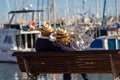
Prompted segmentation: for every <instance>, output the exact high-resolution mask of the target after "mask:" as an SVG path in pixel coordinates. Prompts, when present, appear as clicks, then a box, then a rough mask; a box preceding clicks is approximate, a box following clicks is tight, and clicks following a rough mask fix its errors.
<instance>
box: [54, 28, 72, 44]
mask: <svg viewBox="0 0 120 80" xmlns="http://www.w3.org/2000/svg"><path fill="white" fill-rule="evenodd" d="M54 36H55V37H56V41H57V42H58V43H60V44H61V45H64V46H69V44H70V43H71V36H70V33H69V32H68V31H67V30H66V29H64V28H58V29H57V32H56V34H55V35H54Z"/></svg>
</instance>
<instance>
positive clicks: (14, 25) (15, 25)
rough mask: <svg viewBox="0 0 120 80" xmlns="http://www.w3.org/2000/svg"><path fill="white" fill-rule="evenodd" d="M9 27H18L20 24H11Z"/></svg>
mask: <svg viewBox="0 0 120 80" xmlns="http://www.w3.org/2000/svg"><path fill="white" fill-rule="evenodd" d="M10 27H11V29H20V24H11V25H10Z"/></svg>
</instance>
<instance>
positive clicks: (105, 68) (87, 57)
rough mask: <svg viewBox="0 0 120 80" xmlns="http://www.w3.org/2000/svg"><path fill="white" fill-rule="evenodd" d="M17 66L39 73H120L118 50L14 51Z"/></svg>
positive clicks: (119, 52)
mask: <svg viewBox="0 0 120 80" xmlns="http://www.w3.org/2000/svg"><path fill="white" fill-rule="evenodd" d="M13 56H16V57H17V61H18V65H19V68H20V70H21V71H22V72H27V74H28V77H29V78H30V77H31V76H30V74H39V73H112V74H113V75H114V77H115V78H116V77H117V76H118V75H119V73H120V50H86V51H74V52H60V51H58V52H55V51H45V52H14V53H13Z"/></svg>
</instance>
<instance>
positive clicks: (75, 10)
mask: <svg viewBox="0 0 120 80" xmlns="http://www.w3.org/2000/svg"><path fill="white" fill-rule="evenodd" d="M37 1H38V0H0V21H1V20H2V19H4V18H5V17H6V15H7V14H8V12H9V11H12V10H16V9H23V8H24V7H28V5H29V4H32V7H31V9H37ZM42 1H43V5H44V6H43V8H44V10H47V3H46V2H47V0H39V3H40V5H41V4H42ZM49 1H52V0H49ZM67 1H68V7H69V8H67V3H66V2H67ZM96 1H97V2H96ZM118 1H119V2H118V3H119V4H120V0H118ZM55 3H56V9H57V12H58V15H59V16H60V17H66V11H68V13H69V17H72V16H80V15H78V14H81V13H82V12H83V0H55ZM103 4H104V0H86V2H85V4H84V12H88V13H87V15H86V16H91V15H92V14H96V12H98V16H99V17H102V14H103ZM119 11H120V10H119ZM106 13H107V15H115V0H107V4H106ZM1 22H2V21H1Z"/></svg>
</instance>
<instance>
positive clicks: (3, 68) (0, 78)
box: [0, 63, 113, 80]
mask: <svg viewBox="0 0 120 80" xmlns="http://www.w3.org/2000/svg"><path fill="white" fill-rule="evenodd" d="M48 77H49V79H48V80H62V74H58V75H55V74H49V75H48ZM54 77H55V78H54ZM89 77H90V80H113V77H112V74H89ZM72 78H73V79H72V80H83V79H82V77H81V75H80V74H72ZM0 80H27V76H26V74H25V73H21V72H20V70H19V67H18V65H17V64H13V63H0ZM39 80H44V78H43V76H40V77H39Z"/></svg>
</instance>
